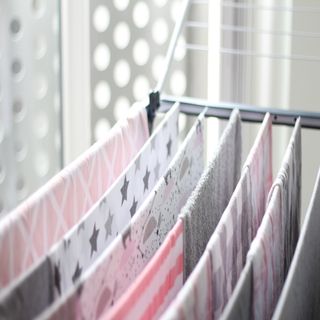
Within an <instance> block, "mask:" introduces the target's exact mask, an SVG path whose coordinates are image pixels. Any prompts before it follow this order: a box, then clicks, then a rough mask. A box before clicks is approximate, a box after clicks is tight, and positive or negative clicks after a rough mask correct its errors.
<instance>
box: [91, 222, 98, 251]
mask: <svg viewBox="0 0 320 320" xmlns="http://www.w3.org/2000/svg"><path fill="white" fill-rule="evenodd" d="M98 235H99V229H97V228H96V224H94V227H93V232H92V235H91V237H90V240H89V241H90V246H91V257H92V254H93V252H95V251H97V240H98Z"/></svg>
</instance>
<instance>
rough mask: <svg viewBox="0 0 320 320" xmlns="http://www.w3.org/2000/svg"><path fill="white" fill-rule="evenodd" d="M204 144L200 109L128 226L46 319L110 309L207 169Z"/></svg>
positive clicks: (87, 316)
mask: <svg viewBox="0 0 320 320" xmlns="http://www.w3.org/2000/svg"><path fill="white" fill-rule="evenodd" d="M203 149H204V145H203V114H202V115H201V117H200V118H199V119H198V120H197V121H196V123H195V124H194V126H193V127H192V129H191V130H190V132H189V133H188V135H187V137H186V139H185V141H184V142H183V144H182V146H181V148H179V150H178V153H177V154H176V156H175V157H174V159H173V160H172V162H171V163H170V166H169V168H168V170H167V172H166V173H165V175H164V176H163V177H162V178H161V179H160V180H159V181H158V183H157V185H156V186H155V188H154V190H153V191H152V192H151V194H150V195H149V197H148V198H147V200H146V201H145V202H144V204H143V205H142V207H141V208H140V209H139V210H138V212H137V213H136V215H135V216H134V217H133V219H132V220H131V222H130V224H129V225H128V227H127V228H126V229H125V230H124V231H123V232H122V233H121V235H119V236H118V237H117V238H116V239H115V241H113V242H112V244H111V245H110V246H109V247H108V248H107V250H106V251H105V252H104V253H103V254H102V255H101V257H100V258H99V259H98V260H97V261H96V263H95V264H94V265H93V266H92V267H91V268H90V269H89V270H88V271H87V272H86V273H85V274H83V276H81V279H80V283H78V285H77V286H76V287H75V288H73V289H72V290H71V291H69V292H68V294H66V295H64V296H63V297H62V298H61V299H59V301H57V302H56V303H55V305H53V306H52V307H51V308H50V309H49V310H47V311H46V313H44V314H43V315H42V318H45V319H46V318H50V319H62V318H74V319H82V318H84V319H97V318H99V317H100V316H101V315H102V314H103V312H106V311H107V310H108V309H109V308H112V305H114V304H115V303H116V302H117V300H118V299H119V298H120V297H121V295H122V294H123V293H124V292H125V290H126V289H127V288H128V287H129V286H130V284H131V283H132V282H133V281H134V279H135V278H136V277H137V276H138V275H139V274H140V273H141V271H142V270H143V268H144V267H145V266H146V265H147V263H148V262H149V261H150V259H151V258H152V256H153V255H154V254H155V252H156V250H157V249H158V248H159V247H160V246H161V244H162V242H163V241H164V239H165V237H166V235H167V234H168V232H169V231H170V230H171V229H172V227H173V226H174V224H175V223H176V221H177V217H178V214H179V212H180V209H181V208H182V206H183V205H184V204H185V202H186V200H187V199H188V197H189V195H190V193H191V192H192V190H193V189H194V187H195V185H196V184H197V181H198V179H199V177H200V176H201V173H202V171H203V165H204V164H203Z"/></svg>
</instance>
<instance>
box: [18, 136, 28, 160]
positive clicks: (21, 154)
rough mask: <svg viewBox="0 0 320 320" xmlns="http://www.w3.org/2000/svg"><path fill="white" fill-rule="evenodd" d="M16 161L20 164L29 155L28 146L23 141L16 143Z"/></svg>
mask: <svg viewBox="0 0 320 320" xmlns="http://www.w3.org/2000/svg"><path fill="white" fill-rule="evenodd" d="M15 151H16V159H17V161H18V162H21V161H23V160H24V159H25V158H26V156H27V153H28V148H27V145H26V144H24V143H23V142H22V141H16V143H15Z"/></svg>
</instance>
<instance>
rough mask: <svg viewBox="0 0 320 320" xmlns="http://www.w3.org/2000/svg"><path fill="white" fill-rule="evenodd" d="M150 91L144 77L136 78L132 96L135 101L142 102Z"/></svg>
mask: <svg viewBox="0 0 320 320" xmlns="http://www.w3.org/2000/svg"><path fill="white" fill-rule="evenodd" d="M149 90H150V85H149V81H148V79H147V78H146V77H145V76H138V77H137V78H136V79H135V81H134V84H133V96H134V98H135V99H136V100H137V101H140V100H143V99H144V98H145V97H146V96H147V95H148V92H149Z"/></svg>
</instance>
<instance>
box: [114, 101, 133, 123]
mask: <svg viewBox="0 0 320 320" xmlns="http://www.w3.org/2000/svg"><path fill="white" fill-rule="evenodd" d="M129 108H130V101H129V99H128V98H126V97H120V98H118V100H117V101H116V103H115V105H114V111H113V112H114V117H115V118H116V120H117V121H118V120H119V119H122V118H124V117H125V116H126V115H127V111H128V110H129Z"/></svg>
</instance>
